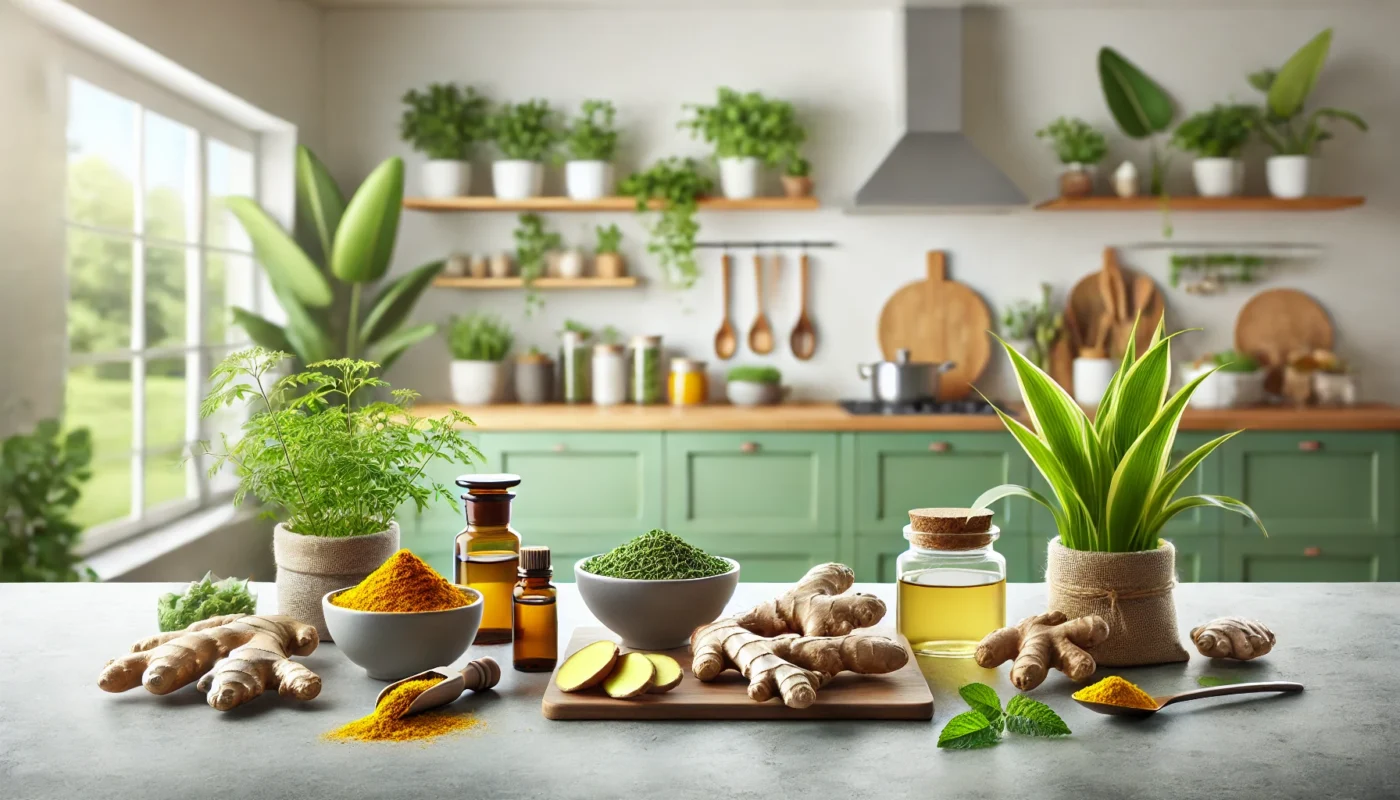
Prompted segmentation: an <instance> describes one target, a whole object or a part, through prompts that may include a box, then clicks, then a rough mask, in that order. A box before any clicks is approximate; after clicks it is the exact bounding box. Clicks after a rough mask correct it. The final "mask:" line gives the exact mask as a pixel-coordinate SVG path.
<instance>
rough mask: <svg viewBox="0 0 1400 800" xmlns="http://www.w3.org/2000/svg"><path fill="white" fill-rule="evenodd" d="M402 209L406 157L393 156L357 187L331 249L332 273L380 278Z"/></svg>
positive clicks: (345, 278) (386, 266)
mask: <svg viewBox="0 0 1400 800" xmlns="http://www.w3.org/2000/svg"><path fill="white" fill-rule="evenodd" d="M402 210H403V159H401V158H397V157H395V158H390V159H387V160H386V161H385V162H384V163H382V164H380V165H379V166H378V167H375V169H374V171H373V172H371V173H370V174H369V177H368V178H365V182H364V183H362V184H360V188H359V189H356V190H355V196H354V197H351V198H350V202H349V203H347V204H346V206H345V213H344V214H343V215H341V218H340V228H339V229H338V230H336V233H335V243H334V244H333V245H332V248H331V272H332V273H333V274H334V275H335V276H336V277H337V278H340V279H341V280H343V281H349V282H351V283H369V282H371V281H377V280H379V279H380V278H382V277H383V276H384V273H385V272H387V271H388V269H389V259H390V258H391V257H392V256H393V254H394V239H395V238H396V237H397V236H398V231H399V214H400V212H402Z"/></svg>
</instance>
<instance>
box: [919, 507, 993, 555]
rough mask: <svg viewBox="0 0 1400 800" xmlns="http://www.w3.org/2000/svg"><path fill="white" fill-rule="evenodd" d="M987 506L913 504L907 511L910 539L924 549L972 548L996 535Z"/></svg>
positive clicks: (989, 540)
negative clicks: (926, 506) (915, 506)
mask: <svg viewBox="0 0 1400 800" xmlns="http://www.w3.org/2000/svg"><path fill="white" fill-rule="evenodd" d="M991 530H992V511H991V509H987V508H978V509H972V508H914V509H910V511H909V528H908V537H909V541H911V542H913V543H914V546H915V547H922V548H924V549H926V550H975V549H977V548H979V547H986V546H987V545H989V544H991V543H992V540H993V539H995V538H996V536H995V535H994V534H992V533H991V532H990V531H991Z"/></svg>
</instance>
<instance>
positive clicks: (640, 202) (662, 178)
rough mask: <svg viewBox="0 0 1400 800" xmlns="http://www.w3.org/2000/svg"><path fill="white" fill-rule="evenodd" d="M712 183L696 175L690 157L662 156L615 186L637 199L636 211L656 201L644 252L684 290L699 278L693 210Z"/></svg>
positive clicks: (711, 186) (640, 211)
mask: <svg viewBox="0 0 1400 800" xmlns="http://www.w3.org/2000/svg"><path fill="white" fill-rule="evenodd" d="M712 188H714V183H713V182H712V181H711V180H710V179H709V178H707V177H705V176H703V175H701V174H700V171H699V169H698V166H697V165H696V163H695V161H694V159H689V158H687V159H685V160H681V159H679V158H675V157H671V158H663V159H661V160H660V161H658V162H656V163H655V164H653V165H652V166H651V168H650V169H647V170H646V171H644V172H635V173H633V174H631V175H629V176H628V177H627V179H626V180H624V181H623V182H622V185H621V186H620V187H619V191H621V192H622V193H623V194H625V195H628V196H630V197H633V198H635V199H636V201H637V213H638V214H646V213H648V211H649V209H650V203H651V202H652V201H660V208H658V209H657V210H656V215H657V216H656V217H655V219H654V220H653V221H651V223H650V224H649V225H648V232H649V233H650V234H651V241H650V242H648V243H647V252H648V253H651V254H652V255H655V256H656V257H657V260H658V261H659V262H660V264H661V269H662V270H663V271H664V272H665V273H666V276H667V279H668V280H669V281H670V282H671V284H672V285H673V286H677V287H679V288H682V289H688V288H690V287H691V286H694V285H695V280H696V279H697V278H699V277H700V265H699V264H697V263H696V261H695V237H696V235H697V234H699V233H700V223H698V222H696V221H695V212H696V211H697V210H698V209H699V208H700V205H699V202H700V197H701V196H702V195H704V194H705V193H706V192H709V191H710V190H711V189H712Z"/></svg>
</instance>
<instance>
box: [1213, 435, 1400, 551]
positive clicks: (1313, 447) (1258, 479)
mask: <svg viewBox="0 0 1400 800" xmlns="http://www.w3.org/2000/svg"><path fill="white" fill-rule="evenodd" d="M1397 440H1400V434H1396V433H1391V432H1328V433H1317V432H1297V433H1295V432H1259V433H1252V432H1248V431H1247V432H1245V433H1242V434H1240V435H1239V436H1237V437H1235V438H1234V439H1232V440H1231V441H1229V442H1227V443H1226V444H1225V446H1224V447H1222V448H1221V450H1222V451H1223V454H1224V456H1225V458H1226V462H1225V478H1224V482H1223V489H1224V491H1223V493H1224V494H1226V495H1228V496H1230V497H1234V498H1237V499H1239V500H1242V501H1244V502H1245V503H1248V504H1249V505H1250V506H1251V507H1252V508H1253V509H1254V511H1255V512H1256V513H1258V514H1259V517H1260V519H1262V520H1263V521H1264V525H1265V527H1266V528H1268V531H1269V535H1270V536H1271V537H1273V536H1288V535H1293V534H1297V535H1304V536H1312V535H1316V534H1330V533H1339V534H1341V533H1345V534H1371V535H1380V536H1392V537H1393V536H1396V535H1397V534H1400V523H1397V519H1396V501H1395V495H1396V493H1397V489H1400V475H1397V472H1396V469H1397V465H1396V450H1397V446H1396V443H1397ZM1223 525H1224V531H1225V533H1226V534H1227V535H1236V536H1248V537H1252V538H1256V537H1259V536H1260V534H1259V531H1258V529H1257V528H1255V527H1254V525H1253V523H1251V522H1250V521H1249V520H1248V519H1246V518H1244V517H1241V516H1238V515H1234V514H1230V515H1226V519H1225V520H1224V522H1223Z"/></svg>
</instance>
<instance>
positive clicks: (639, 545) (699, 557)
mask: <svg viewBox="0 0 1400 800" xmlns="http://www.w3.org/2000/svg"><path fill="white" fill-rule="evenodd" d="M583 569H584V571H585V572H590V573H592V574H594V575H602V576H604V577H608V578H627V579H630V580H638V581H678V580H686V579H689V578H708V577H711V576H713V575H723V574H724V573H726V572H728V571H729V570H730V569H731V567H730V565H729V562H728V561H725V560H724V559H722V558H715V557H714V556H712V555H710V554H709V553H706V552H705V551H704V550H701V549H700V548H698V547H696V546H694V545H691V544H687V543H686V541H685V540H684V539H682V538H681V537H679V536H677V535H675V534H674V533H670V532H668V531H662V530H654V531H651V532H649V533H644V534H642V535H641V536H638V537H637V538H635V539H633V540H632V541H630V542H628V543H627V544H624V545H619V546H618V547H615V548H613V549H612V550H611V551H609V552H607V553H604V554H603V555H601V556H594V557H592V558H590V559H588V560H587V561H585V562H584V564H583Z"/></svg>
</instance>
